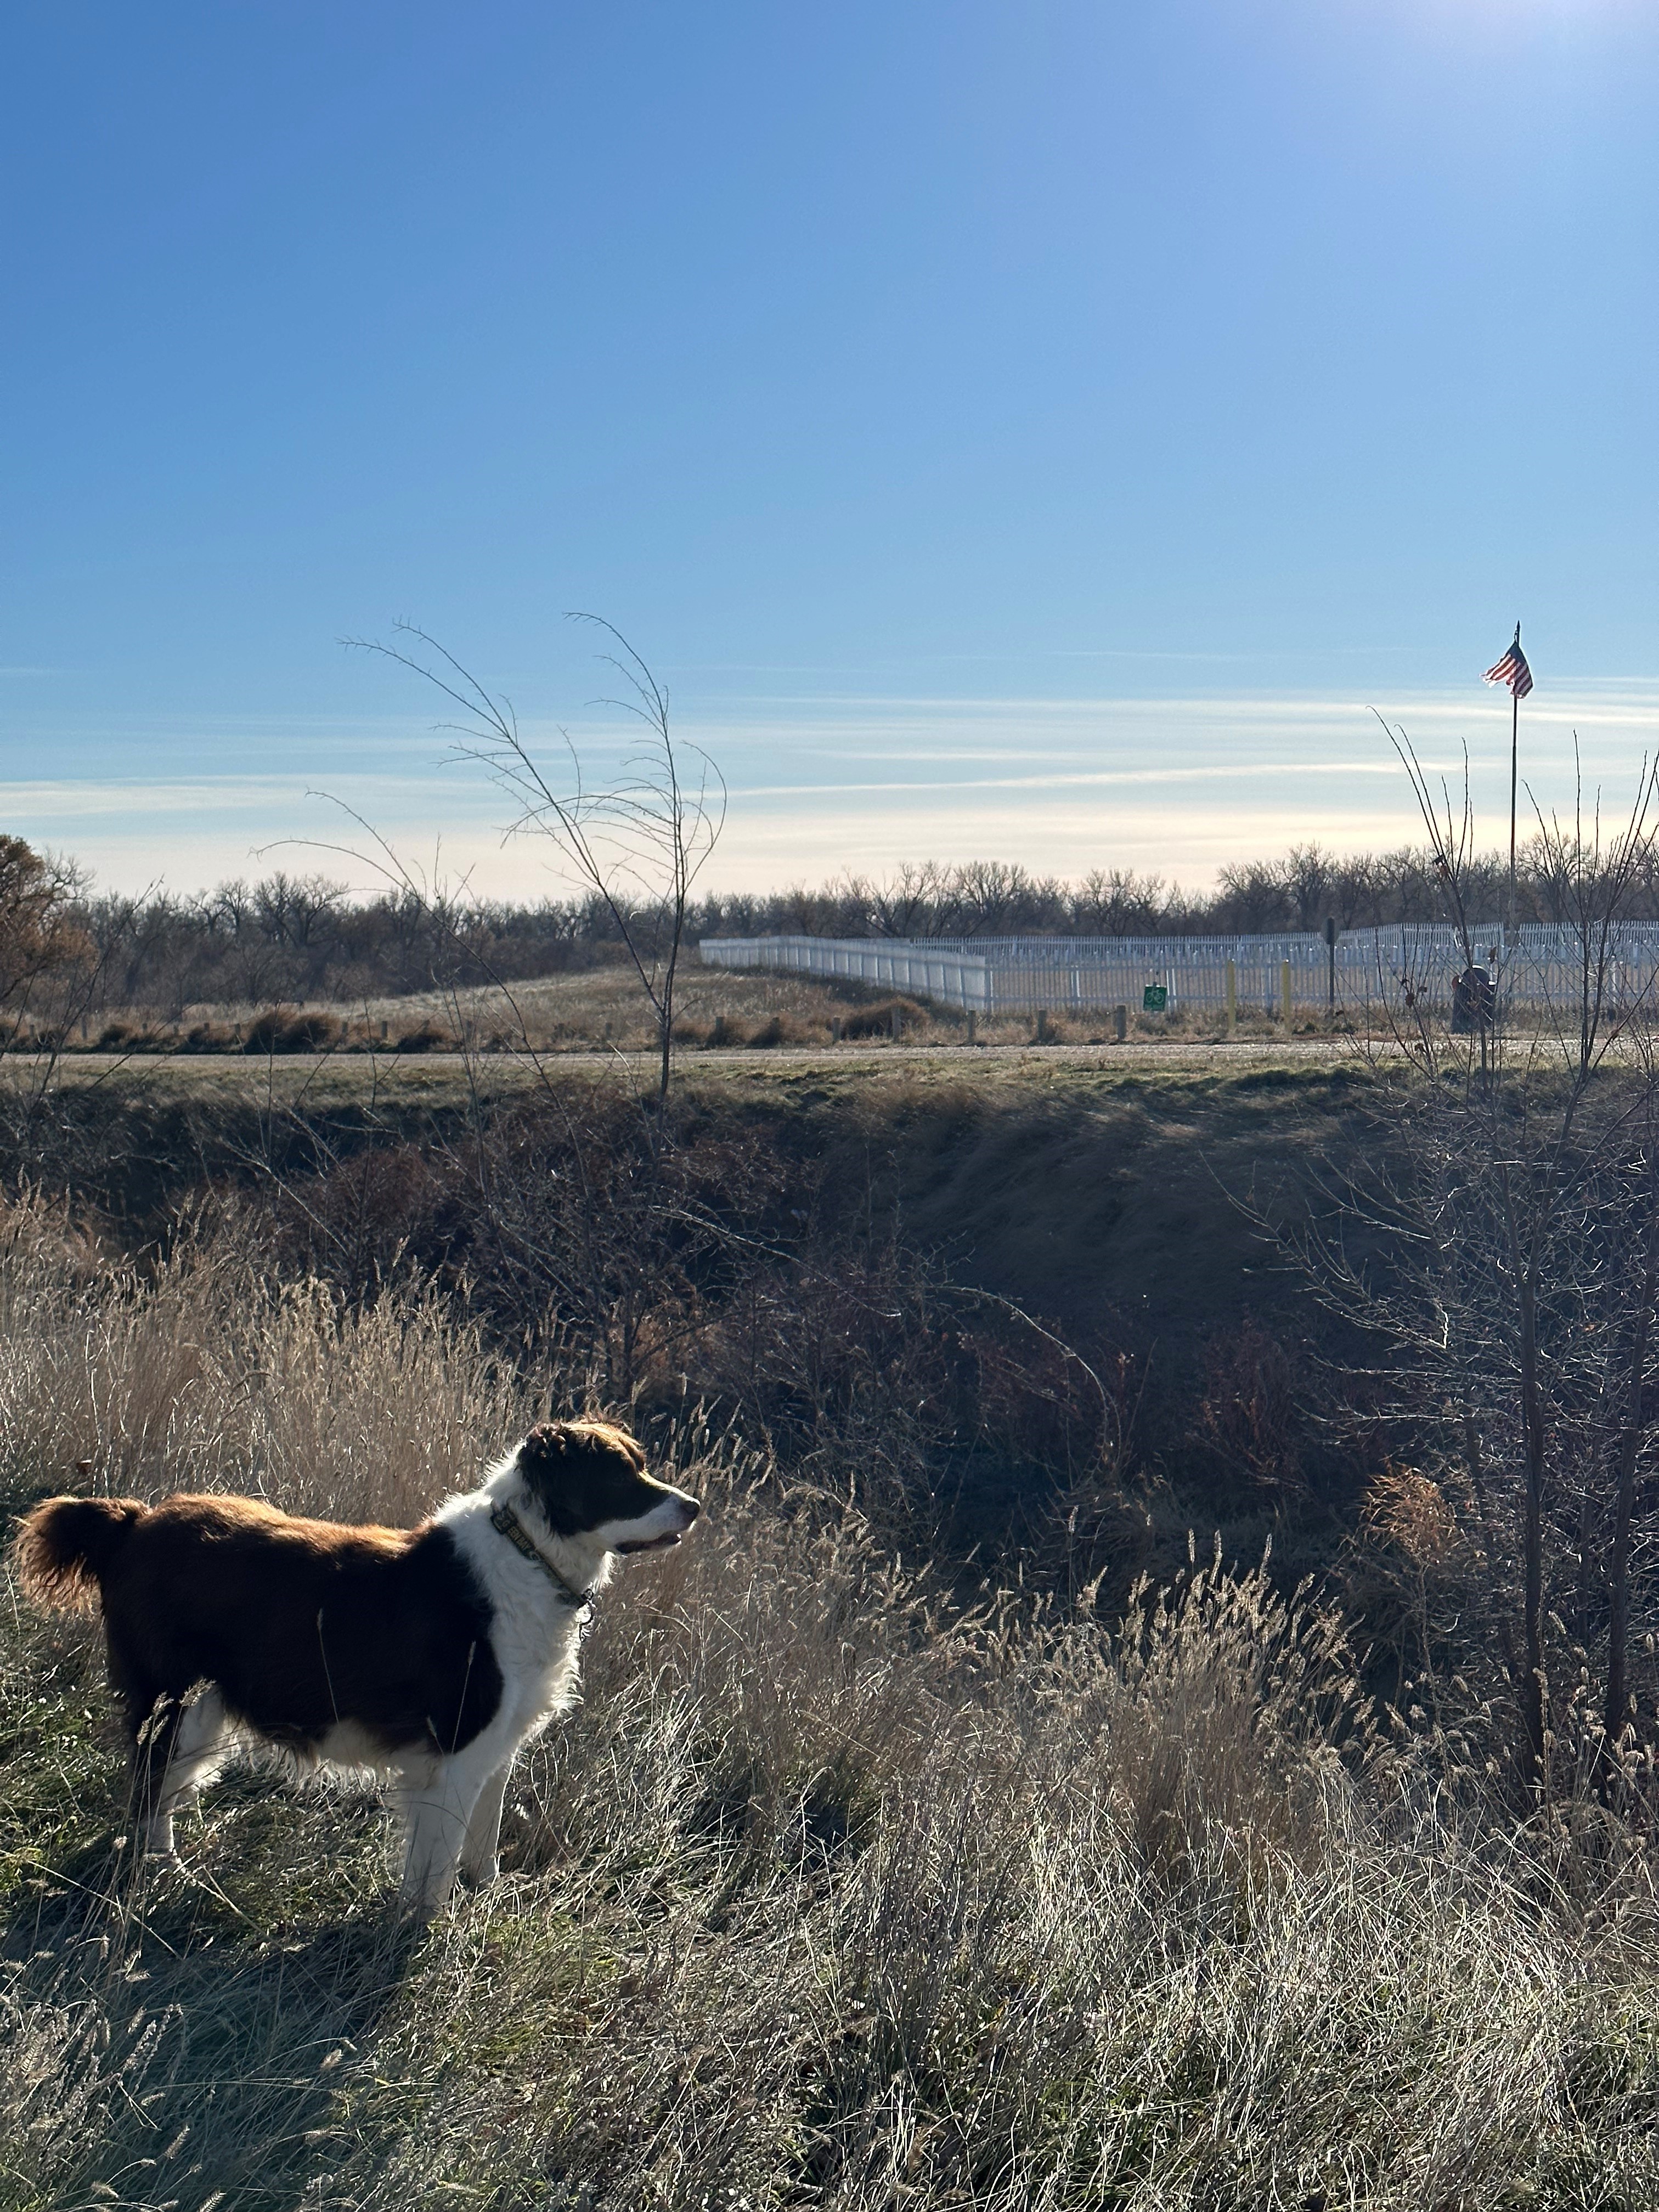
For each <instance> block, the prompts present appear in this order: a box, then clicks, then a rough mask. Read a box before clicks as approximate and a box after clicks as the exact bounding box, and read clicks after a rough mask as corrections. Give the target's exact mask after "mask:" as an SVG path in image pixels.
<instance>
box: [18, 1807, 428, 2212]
mask: <svg viewBox="0 0 1659 2212" xmlns="http://www.w3.org/2000/svg"><path fill="white" fill-rule="evenodd" d="M423 1940H424V1933H423V1931H422V1930H421V1929H416V1928H414V1927H412V1926H411V1925H410V1923H409V1922H408V1921H407V1920H405V1919H404V1918H403V1917H401V1916H400V1915H399V1914H398V1911H397V1908H396V1904H395V1900H394V1899H393V1898H392V1895H391V1894H390V1893H387V1894H386V1895H385V1896H383V1897H380V1898H378V1899H375V1900H374V1902H373V1903H371V1904H370V1905H368V1906H367V1907H366V1908H365V1909H364V1910H362V1911H360V1912H357V1913H355V1914H353V1915H352V1916H351V1917H349V1918H347V1919H345V1920H343V1921H342V1922H339V1923H335V1924H332V1925H329V1926H325V1927H319V1928H315V1929H299V1928H295V1929H289V1928H288V1927H285V1926H284V1925H283V1923H271V1924H270V1925H268V1926H265V1927H258V1926H256V1925H255V1924H254V1923H252V1922H251V1921H250V1920H249V1919H248V1918H247V1917H246V1915H245V1914H244V1913H243V1912H242V1911H240V1909H239V1908H238V1907H237V1906H236V1905H234V1903H233V1902H232V1901H231V1899H228V1897H226V1896H225V1895H224V1893H222V1891H219V1890H218V1889H216V1887H214V1886H213V1885H212V1884H211V1882H210V1881H195V1880H192V1879H191V1877H190V1876H189V1875H185V1874H181V1873H179V1872H176V1871H175V1872H172V1873H168V1874H164V1875H161V1876H160V1877H157V1876H155V1875H149V1874H147V1873H145V1872H144V1871H143V1869H140V1871H139V1872H138V1874H137V1875H136V1876H134V1875H132V1874H131V1872H130V1870H129V1869H127V1868H126V1866H125V1853H124V1852H123V1851H120V1850H116V1849H114V1848H112V1843H111V1841H110V1839H108V1838H106V1839H104V1840H103V1841H102V1842H101V1843H100V1844H97V1845H95V1846H91V1847H88V1848H87V1849H85V1850H81V1851H79V1852H76V1854H74V1855H73V1857H70V1858H66V1859H65V1861H64V1863H63V1864H62V1866H61V1867H59V1868H56V1869H53V1870H52V1873H51V1874H49V1875H42V1876H41V1877H40V1878H39V1880H38V1881H34V1882H32V1883H31V1884H30V1886H29V1889H28V1892H27V1893H26V1895H25V1897H24V1898H23V1899H21V1901H20V1902H19V1904H18V1905H17V1908H16V1909H15V1911H13V1913H12V1914H11V1916H10V1917H9V1922H8V1924H7V1925H6V1927H5V1929H4V1930H3V1934H0V1961H3V1965H4V1966H5V1968H7V1969H9V1972H7V1974H6V1979H7V1981H8V1983H9V1989H8V1990H7V1992H6V1995H7V1998H8V2009H9V2010H12V2011H14V2012H15V2015H17V2016H18V2021H19V2024H20V2025H23V2024H24V2023H27V2025H28V2027H29V2028H32V2031H33V2032H32V2033H25V2036H24V2037H23V2039H22V2040H23V2042H24V2044H25V2046H26V2047H27V2048H28V2049H29V2050H30V2051H31V2052H32V2055H33V2061H34V2063H33V2065H32V2066H31V2067H30V2069H29V2073H30V2075H31V2077H32V2078H31V2079H30V2080H29V2081H19V2082H18V2083H17V2084H16V2085H15V2089H14V2092H13V2094H14V2096H16V2095H18V2094H19V2093H21V2110H20V2112H19V2117H20V2118H23V2119H24V2123H25V2126H26V2128H27V2130H28V2132H30V2133H31V2134H33V2136H35V2137H36V2138H37V2139H39V2140H43V2141H45V2142H46V2143H47V2144H49V2145H50V2146H51V2151H52V2163H53V2169H54V2170H53V2171H52V2172H51V2173H50V2175H47V2174H46V2173H44V2172H43V2173H42V2175H41V2177H40V2179H43V2180H47V2179H49V2180H50V2182H51V2183H52V2185H55V2186H56V2187H57V2188H58V2190H59V2191H62V2190H64V2189H73V2190H74V2191H76V2193H77V2195H79V2194H84V2192H85V2191H87V2190H88V2188H96V2187H97V2186H99V2185H105V2184H107V2183H108V2182H110V2181H111V2180H112V2178H113V2177H114V2176H116V2175H117V2174H118V2173H126V2174H128V2175H131V2172H132V2169H133V2168H134V2166H136V2165H149V2166H154V2165H155V2164H156V2163H157V2162H158V2160H160V2161H161V2162H162V2163H168V2164H170V2166H171V2171H169V2172H168V2174H167V2179H168V2181H169V2182H170V2183H178V2184H185V2185H187V2186H188V2187H190V2188H191V2190H192V2191H211V2190H220V2191H224V2192H225V2193H226V2196H227V2197H228V2200H229V2203H231V2204H234V2203H239V2202H240V2201H241V2199H242V2194H243V2191H249V2192H250V2193H251V2194H252V2195H253V2196H257V2197H258V2198H259V2199H260V2200H261V2201H263V2200H264V2198H266V2197H269V2196H270V2192H272V2191H276V2194H277V2196H278V2197H282V2198H283V2200H284V2201H286V2200H287V2198H288V2197H291V2196H293V2195H295V2194H297V2192H298V2191H299V2190H300V2189H301V2188H302V2187H303V2186H305V2184H306V2179H307V2176H308V2175H309V2174H310V2173H311V2172H313V2170H314V2169H316V2168H318V2167H319V2165H320V2166H325V2165H327V2164H328V2163H329V2162H330V2156H329V2153H330V2145H331V2143H334V2144H336V2145H337V2144H338V2141H339V2138H338V2137H337V2134H336V2131H335V2129H334V2127H333V2126H332V2125H331V2123H333V2122H335V2121H337V2118H338V2116H339V2107H338V2103H337V2095H338V2093H339V2092H340V2091H341V2090H342V2089H343V2088H345V2087H346V2086H347V2084H348V2083H349V2081H351V2079H352V2077H353V2074H354V2071H355V2069H356V2062H357V2060H358V2057H359V2053H360V2052H361V2051H362V2049H363V2047H364V2046H365V2045H367V2044H368V2042H369V2041H370V2040H371V2039H373V2037H374V2033H375V2031H376V2029H377V2028H378V2027H380V2023H381V2021H382V2020H383V2018H384V2017H385V2015H386V2012H387V2011H388V2009H389V2008H391V2007H392V2006H393V2005H395V2004H396V2002H397V2001H398V1997H399V1996H400V1994H401V1992H402V1990H403V1987H404V1981H405V1978H406V1976H407V1974H408V1972H409V1968H410V1961H411V1958H412V1956H413V1954H414V1953H415V1952H416V1948H417V1947H418V1946H419V1945H420V1944H421V1943H422V1942H423ZM169 2147H171V2148H169ZM58 2161H62V2163H61V2164H59V2163H58ZM164 2193H165V2194H166V2195H167V2196H169V2197H177V2194H178V2191H177V2188H176V2187H169V2188H168V2189H167V2191H165V2192H164Z"/></svg>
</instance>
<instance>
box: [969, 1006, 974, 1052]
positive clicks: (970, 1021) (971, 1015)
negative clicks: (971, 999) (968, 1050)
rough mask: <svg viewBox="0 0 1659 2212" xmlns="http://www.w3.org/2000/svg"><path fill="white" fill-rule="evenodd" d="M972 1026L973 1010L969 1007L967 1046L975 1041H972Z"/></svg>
mask: <svg viewBox="0 0 1659 2212" xmlns="http://www.w3.org/2000/svg"><path fill="white" fill-rule="evenodd" d="M974 1024H975V1015H974V1010H973V1008H972V1007H971V1006H969V1009H968V1042H969V1044H972V1043H973V1042H974V1041H975V1040H974Z"/></svg>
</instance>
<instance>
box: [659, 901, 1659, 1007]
mask: <svg viewBox="0 0 1659 2212" xmlns="http://www.w3.org/2000/svg"><path fill="white" fill-rule="evenodd" d="M699 951H700V953H701V956H702V959H703V961H704V962H705V963H707V964H708V966H710V967H716V968H744V969H757V968H758V969H781V970H784V971H786V972H787V973H789V974H792V975H837V976H843V977H846V978H847V979H848V980H849V981H854V982H861V983H869V984H873V985H875V986H877V987H880V988H883V989H887V990H896V991H906V992H909V993H913V994H917V995H920V996H923V997H927V998H930V999H934V1000H938V1001H939V1003H941V1004H942V1005H945V1006H957V1007H961V1008H963V1009H964V1010H967V1011H969V1012H975V1013H980V1014H997V1013H1004V1014H1021V1013H1036V1012H1051V1013H1064V1012H1066V1011H1068V1010H1074V1011H1077V1012H1085V1011H1091V1010H1098V1009H1100V1008H1102V1007H1110V1006H1129V1007H1131V1008H1139V1006H1140V1005H1141V1003H1142V994H1143V993H1144V991H1145V989H1146V986H1147V985H1148V984H1152V985H1162V987H1163V988H1164V992H1165V994H1166V1004H1167V1006H1169V1008H1170V1011H1171V1012H1173V1011H1175V1010H1176V1008H1178V1007H1182V1006H1197V1007H1203V1008H1207V1009H1212V1010H1217V1011H1219V1010H1220V1009H1222V1008H1224V1007H1225V1006H1226V1004H1227V998H1228V981H1229V970H1230V969H1231V981H1232V987H1233V994H1234V1001H1235V1003H1236V1004H1237V1005H1238V1006H1259V1007H1261V1008H1262V1009H1263V1010H1265V1011H1266V1012H1270V1013H1278V1012H1282V1011H1283V1008H1284V1004H1285V986H1286V973H1285V971H1286V969H1287V967H1288V969H1289V979H1288V980H1289V997H1290V1003H1291V1008H1292V1010H1296V1009H1301V1010H1303V1011H1307V1010H1310V1009H1313V1010H1319V1009H1329V1008H1331V1007H1333V1006H1334V1007H1335V1008H1336V1009H1337V1010H1338V1011H1340V1012H1348V1013H1357V1012H1362V1011H1364V1010H1365V1009H1368V1008H1374V1009H1377V1010H1381V1009H1383V1008H1384V1007H1395V1008H1399V1007H1401V1006H1403V1005H1405V1004H1407V1003H1408V1002H1409V1003H1410V1004H1413V1005H1414V1006H1420V1007H1421V1006H1426V1007H1429V1008H1432V1009H1433V1010H1435V1011H1437V1012H1445V1011H1447V1010H1448V1009H1449V1006H1450V1003H1451V987H1452V981H1453V979H1454V977H1455V975H1458V974H1459V973H1460V972H1461V970H1462V968H1463V965H1464V953H1463V945H1462V939H1461V938H1460V937H1459V935H1458V933H1456V931H1455V930H1454V929H1451V928H1449V927H1445V926H1443V925H1442V924H1437V923H1426V922H1408V923H1405V924H1401V925H1395V926H1392V927H1386V928H1383V929H1355V930H1345V931H1343V932H1342V933H1340V935H1339V936H1338V938H1337V940H1336V944H1335V946H1334V948H1333V947H1331V946H1329V945H1327V943H1326V941H1325V939H1324V938H1323V936H1322V935H1320V934H1318V933H1314V932H1308V933H1286V934H1283V935H1279V936H1267V937H1140V938H1133V937H1122V938H1117V937H1073V938H1066V937H975V938H939V939H920V940H907V939H897V938H880V937H853V938H829V937H806V936H799V937H726V938H705V939H703V940H702V945H701V946H700V947H699ZM1607 952H1608V962H1607V975H1606V990H1607V998H1608V1000H1609V1002H1610V1003H1611V1004H1612V1005H1613V1006H1618V1007H1622V1008H1628V1007H1629V1006H1632V1005H1635V1004H1638V1003H1647V1004H1651V1005H1653V1006H1654V1007H1655V1011H1656V1012H1659V923H1654V922H1621V923H1620V924H1618V925H1616V926H1615V927H1614V928H1613V930H1612V932H1611V933H1610V934H1609V939H1608V946H1607ZM1474 953H1475V958H1476V960H1477V962H1479V963H1483V964H1486V965H1489V966H1490V968H1491V970H1492V975H1493V976H1494V979H1495V980H1496V981H1497V982H1498V986H1499V987H1500V989H1501V990H1502V991H1503V993H1504V996H1505V998H1506V1000H1508V1002H1509V1003H1510V1004H1511V1005H1513V1006H1517V1007H1519V1006H1530V1007H1534V1008H1538V1009H1541V1010H1547V1011H1550V1012H1559V1013H1563V1014H1566V1013H1571V1014H1572V1017H1573V1018H1574V1020H1575V1021H1576V1018H1577V1017H1576V1012H1574V1010H1576V1008H1577V1004H1578V1000H1579V994H1580V990H1581V987H1582V960H1583V948H1582V945H1581V942H1580V940H1579V939H1578V938H1577V936H1576V934H1575V933H1572V932H1571V931H1569V930H1566V929H1561V928H1557V927H1553V926H1552V925H1550V924H1547V923H1531V922H1528V923H1524V924H1523V925H1522V927H1520V928H1519V929H1516V930H1511V931H1510V932H1509V933H1507V934H1506V933H1505V932H1504V929H1503V928H1502V927H1500V926H1499V925H1498V924H1497V923H1495V922H1494V923H1483V924H1482V925H1481V926H1480V927H1479V928H1478V929H1477V930H1475V931H1474Z"/></svg>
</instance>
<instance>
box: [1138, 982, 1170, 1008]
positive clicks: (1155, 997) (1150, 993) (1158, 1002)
mask: <svg viewBox="0 0 1659 2212" xmlns="http://www.w3.org/2000/svg"><path fill="white" fill-rule="evenodd" d="M1169 1003H1170V994H1169V990H1168V988H1167V987H1166V986H1165V985H1164V984H1162V983H1148V985H1147V986H1146V989H1145V990H1144V991H1143V992H1142V993H1141V994H1140V1006H1141V1012H1143V1013H1148V1014H1161V1013H1162V1012H1164V1008H1165V1006H1168V1005H1169Z"/></svg>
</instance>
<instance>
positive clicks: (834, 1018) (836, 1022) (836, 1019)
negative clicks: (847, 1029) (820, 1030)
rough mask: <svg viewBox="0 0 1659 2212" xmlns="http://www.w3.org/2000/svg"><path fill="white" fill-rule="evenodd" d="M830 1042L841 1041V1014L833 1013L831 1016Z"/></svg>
mask: <svg viewBox="0 0 1659 2212" xmlns="http://www.w3.org/2000/svg"><path fill="white" fill-rule="evenodd" d="M829 1042H830V1043H831V1044H839V1043H840V1042H841V1016H840V1015H839V1014H831V1016H830V1017H829Z"/></svg>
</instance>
